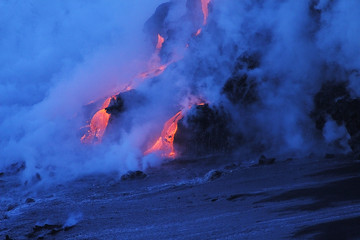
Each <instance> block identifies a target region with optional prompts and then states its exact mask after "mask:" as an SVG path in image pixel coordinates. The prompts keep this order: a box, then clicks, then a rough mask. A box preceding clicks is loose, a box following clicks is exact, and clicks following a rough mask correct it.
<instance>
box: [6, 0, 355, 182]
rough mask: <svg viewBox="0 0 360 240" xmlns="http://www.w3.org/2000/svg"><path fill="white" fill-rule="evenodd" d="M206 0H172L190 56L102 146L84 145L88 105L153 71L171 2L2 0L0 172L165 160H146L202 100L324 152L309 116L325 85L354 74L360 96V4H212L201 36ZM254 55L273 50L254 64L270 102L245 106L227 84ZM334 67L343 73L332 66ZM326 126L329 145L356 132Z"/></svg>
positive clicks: (69, 170) (57, 171) (263, 99)
mask: <svg viewBox="0 0 360 240" xmlns="http://www.w3.org/2000/svg"><path fill="white" fill-rule="evenodd" d="M197 1H200V0H188V1H176V0H174V1H171V2H172V4H171V5H170V7H169V12H168V14H167V16H166V17H165V19H164V20H163V22H162V25H161V27H159V30H160V31H161V33H162V34H163V35H164V37H165V40H166V41H165V44H164V49H163V50H164V52H165V53H169V54H168V55H171V54H172V57H173V58H174V59H176V60H178V61H177V62H176V63H173V64H171V65H170V66H169V67H168V68H167V70H166V71H165V72H164V73H163V74H162V75H161V76H158V77H156V78H155V79H153V80H151V81H150V80H149V81H146V82H144V84H142V85H140V86H139V87H138V88H137V90H138V92H139V93H140V94H142V95H143V96H144V98H145V100H144V101H145V103H144V104H141V105H140V106H138V107H137V108H136V109H129V111H128V112H127V113H126V115H125V116H122V118H121V120H118V122H116V124H115V126H117V127H116V128H113V129H112V131H114V132H116V134H115V135H117V136H115V137H112V138H109V139H104V141H103V143H102V144H101V145H95V146H88V145H82V144H81V143H80V141H79V139H80V137H81V134H80V130H79V129H80V128H81V126H83V125H84V123H85V121H86V120H88V119H86V117H88V116H87V115H86V114H84V110H83V107H84V105H86V104H87V103H89V102H90V101H93V100H99V101H100V100H101V99H103V98H105V97H108V96H111V95H113V94H115V93H117V92H118V91H119V90H120V89H121V88H122V87H124V84H126V83H128V82H129V80H130V79H132V78H133V77H134V76H135V75H136V74H138V73H139V72H141V71H142V70H144V69H145V68H146V65H147V60H148V59H149V57H150V56H151V54H152V53H153V51H154V47H153V39H154V38H156V34H157V32H153V34H152V35H151V36H149V32H147V31H144V23H145V22H146V21H147V19H149V18H150V17H151V15H152V14H153V13H154V12H155V9H156V8H157V7H158V6H159V5H160V4H162V3H165V2H167V1H166V0H153V1H142V0H132V1H125V0H120V1H106V2H105V1H85V0H83V1H76V2H75V1H70V0H67V1H64V0H54V1H51V2H44V1H42V2H37V1H2V2H1V3H0V16H1V17H0V35H1V38H0V52H1V54H0V79H1V82H0V102H1V104H0V169H1V168H3V167H5V166H7V165H9V164H11V163H13V162H17V161H25V162H26V166H27V167H26V170H25V177H31V176H33V174H34V173H36V172H40V173H41V175H42V176H43V177H44V178H46V177H47V176H51V177H52V178H54V179H67V178H68V177H74V176H76V175H77V174H84V173H91V172H107V171H114V170H116V171H119V172H124V171H127V170H133V169H138V168H144V167H146V166H153V165H157V164H158V163H159V162H158V159H156V158H155V157H154V156H148V157H146V158H145V159H143V158H142V157H143V156H142V153H143V150H144V146H148V144H149V139H152V140H153V139H154V138H156V134H157V133H159V132H161V129H162V126H163V124H164V123H165V121H166V120H167V119H169V118H170V117H171V116H172V115H173V114H174V113H176V111H178V110H179V108H180V107H181V106H186V105H187V104H186V102H188V101H189V98H191V96H201V97H202V98H204V99H206V100H207V101H208V102H209V103H210V104H224V105H226V106H228V107H227V110H231V114H232V118H233V120H234V121H235V122H236V126H237V129H235V131H238V132H240V133H241V134H244V135H246V136H247V137H248V139H250V140H252V142H253V143H254V145H259V144H261V145H264V148H265V149H266V150H267V151H269V152H271V153H273V154H282V153H289V152H298V153H306V152H309V151H317V149H319V146H322V144H325V143H324V142H322V140H321V139H319V138H314V132H315V125H314V123H313V121H312V120H311V119H310V117H309V114H310V112H311V111H312V109H313V97H314V95H315V94H316V92H317V91H318V90H319V89H320V87H321V84H322V82H323V81H325V80H327V78H329V76H334V77H337V78H341V77H344V75H345V76H348V75H346V74H348V73H349V72H351V74H350V75H349V76H348V78H349V81H350V85H349V87H350V90H351V92H352V94H353V95H354V96H360V88H359V86H360V85H359V80H360V77H359V71H360V57H359V56H360V41H359V39H360V21H359V20H360V19H359V16H360V2H359V1H358V0H335V1H330V0H329V1H326V0H320V1H316V0H304V1H292V0H268V1H262V0H258V1H253V0H244V1H238V0H228V1H220V0H212V1H211V3H210V11H209V19H208V24H207V25H206V26H203V29H202V33H201V35H200V36H199V37H197V38H195V37H194V36H193V34H194V33H195V32H196V30H197V28H198V27H200V26H201V21H202V16H201V11H200V9H197V8H198V7H196V6H199V4H198V3H196V2H197ZM199 19H200V20H199ZM199 22H200V23H199ZM150 32H151V31H150ZM187 43H189V48H188V49H186V48H185V46H186V44H187ZM245 52H257V53H259V54H260V56H261V60H260V66H259V67H258V68H256V69H254V70H243V71H245V72H246V73H247V74H248V76H251V77H252V78H253V79H255V81H256V83H257V94H258V97H259V99H260V101H259V102H257V103H255V104H254V105H252V106H251V107H248V108H245V107H244V108H241V107H240V108H239V107H236V106H231V104H230V103H229V102H228V100H227V99H226V97H225V96H224V95H223V94H221V89H222V87H223V86H224V83H225V82H226V80H227V79H228V78H229V77H230V75H231V73H232V72H233V70H234V65H235V61H236V58H237V57H239V56H240V55H242V54H243V53H245ZM163 55H165V56H162V58H163V61H166V60H164V59H166V58H169V59H170V58H172V57H169V56H168V55H166V54H163ZM179 59H180V60H179ZM333 65H336V66H337V69H340V70H339V71H330V70H326V69H329V68H328V66H333ZM344 73H345V74H344ZM85 115H86V116H85ZM324 131H325V132H324V134H325V139H326V141H332V140H334V141H335V140H336V139H339V138H344V136H345V135H344V134H345V133H344V132H343V129H342V128H336V127H335V126H333V125H332V123H331V122H328V124H327V125H326V127H325V130H324ZM340 135H341V136H340ZM326 141H325V142H326Z"/></svg>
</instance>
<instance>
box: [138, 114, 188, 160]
mask: <svg viewBox="0 0 360 240" xmlns="http://www.w3.org/2000/svg"><path fill="white" fill-rule="evenodd" d="M182 118H183V113H182V111H179V112H178V113H177V114H175V116H173V117H172V118H170V119H169V120H168V121H167V122H166V123H165V125H164V128H163V130H162V132H161V135H160V137H159V138H158V140H157V141H156V142H155V144H154V145H153V146H152V147H151V148H149V149H148V150H146V151H145V152H144V154H145V155H147V154H150V153H153V152H157V151H160V152H161V156H162V157H172V158H174V157H175V156H176V153H175V151H174V145H173V143H174V136H175V134H176V131H177V129H178V125H177V124H178V121H179V120H180V119H182Z"/></svg>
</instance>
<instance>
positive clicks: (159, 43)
mask: <svg viewBox="0 0 360 240" xmlns="http://www.w3.org/2000/svg"><path fill="white" fill-rule="evenodd" d="M164 41H165V39H164V38H163V37H162V36H161V35H160V34H158V42H157V44H156V49H161V48H162V45H163V43H164Z"/></svg>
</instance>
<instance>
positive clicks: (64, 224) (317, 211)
mask: <svg viewBox="0 0 360 240" xmlns="http://www.w3.org/2000/svg"><path fill="white" fill-rule="evenodd" d="M229 159H231V160H229ZM216 171H217V172H216ZM359 173H360V162H358V161H353V160H351V159H348V158H346V157H333V158H322V159H318V158H314V157H313V158H306V159H291V160H285V159H277V160H276V162H275V163H274V164H271V165H258V164H256V162H248V163H243V162H242V163H241V161H240V160H236V159H235V160H234V159H233V158H229V157H224V156H222V157H219V156H218V157H208V158H201V159H180V160H176V161H172V162H169V163H166V164H164V165H163V166H162V167H160V168H156V169H150V170H148V171H147V172H146V174H147V177H146V178H144V179H136V180H126V181H124V180H123V181H121V180H120V179H119V177H117V176H116V175H115V174H114V175H111V174H110V175H106V176H104V175H97V176H87V177H83V178H81V179H77V180H75V181H71V182H68V183H64V184H60V185H56V186H52V187H50V188H47V189H41V190H39V189H37V190H35V189H33V188H30V187H28V186H27V187H25V186H23V185H22V184H21V183H19V180H18V177H17V175H16V174H7V173H3V174H2V175H0V211H1V212H0V236H1V237H0V239H6V235H8V239H292V238H294V239H360V228H359V224H360V191H359V187H360V174H359Z"/></svg>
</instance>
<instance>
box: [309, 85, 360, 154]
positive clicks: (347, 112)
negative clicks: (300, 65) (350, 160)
mask: <svg viewBox="0 0 360 240" xmlns="http://www.w3.org/2000/svg"><path fill="white" fill-rule="evenodd" d="M314 103H315V108H314V111H312V113H311V117H312V118H313V119H314V121H315V124H316V128H317V129H319V130H322V129H323V128H324V125H325V123H326V119H327V117H329V116H330V117H331V118H332V119H333V120H334V121H336V123H337V124H338V125H344V126H345V128H346V130H347V132H348V133H349V135H350V137H351V139H350V140H349V145H350V147H351V149H352V151H353V152H354V153H355V154H359V153H360V111H359V109H360V98H351V96H350V93H349V92H348V90H347V83H346V82H326V83H324V84H323V85H322V87H321V89H320V91H319V92H318V93H317V94H316V95H315V97H314Z"/></svg>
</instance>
